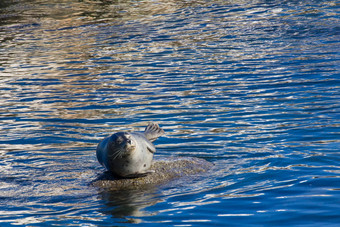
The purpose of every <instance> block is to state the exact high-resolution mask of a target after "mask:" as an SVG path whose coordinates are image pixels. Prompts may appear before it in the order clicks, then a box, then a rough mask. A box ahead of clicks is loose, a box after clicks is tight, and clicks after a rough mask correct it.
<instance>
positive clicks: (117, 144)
mask: <svg viewBox="0 0 340 227" xmlns="http://www.w3.org/2000/svg"><path fill="white" fill-rule="evenodd" d="M163 134H164V130H163V129H161V128H160V127H159V126H158V124H156V123H149V125H148V126H147V127H146V128H145V131H144V132H117V133H115V134H113V135H111V136H109V137H107V138H105V139H103V140H102V141H101V142H100V143H99V144H98V146H97V151H96V154H97V159H98V161H99V163H100V164H101V165H103V166H104V167H105V168H106V169H107V170H108V171H110V172H112V173H113V174H114V175H116V176H119V177H127V178H131V177H140V176H145V175H147V174H148V173H150V172H152V171H148V170H149V168H150V167H151V163H152V158H153V154H154V153H155V152H156V148H155V146H154V145H153V144H152V142H153V141H155V140H156V139H157V138H158V137H160V136H161V135H163Z"/></svg>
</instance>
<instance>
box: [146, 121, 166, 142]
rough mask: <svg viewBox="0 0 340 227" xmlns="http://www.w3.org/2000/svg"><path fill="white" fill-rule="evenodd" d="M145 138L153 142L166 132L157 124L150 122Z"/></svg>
mask: <svg viewBox="0 0 340 227" xmlns="http://www.w3.org/2000/svg"><path fill="white" fill-rule="evenodd" d="M144 134H145V137H146V138H147V139H148V140H150V141H151V142H153V141H155V140H156V139H157V138H158V137H160V136H161V135H163V134H164V130H163V129H162V128H161V127H159V125H158V124H157V123H153V122H150V123H149V124H148V126H147V127H146V128H145V131H144Z"/></svg>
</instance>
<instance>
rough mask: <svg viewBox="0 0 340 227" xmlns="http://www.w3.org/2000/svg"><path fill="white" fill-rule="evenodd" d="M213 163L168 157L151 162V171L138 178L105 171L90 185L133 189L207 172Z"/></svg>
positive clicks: (197, 159) (109, 188) (103, 187)
mask: <svg viewBox="0 0 340 227" xmlns="http://www.w3.org/2000/svg"><path fill="white" fill-rule="evenodd" d="M213 166H214V164H213V163H211V162H208V161H206V160H204V159H201V158H194V157H170V158H164V159H161V160H156V161H154V162H153V164H152V166H151V168H150V170H153V172H152V173H150V174H148V175H147V176H145V177H140V178H124V179H122V178H117V177H115V176H113V175H112V174H110V172H105V173H103V174H102V175H100V176H99V177H98V178H97V179H96V180H94V181H93V182H92V183H91V185H93V186H96V187H98V188H102V189H104V190H110V191H117V190H134V189H143V188H148V187H152V186H155V185H160V184H164V183H167V182H170V181H172V180H175V179H179V178H181V177H186V176H187V177H189V176H193V175H197V174H200V173H204V172H207V171H208V170H209V169H211V168H212V167H213Z"/></svg>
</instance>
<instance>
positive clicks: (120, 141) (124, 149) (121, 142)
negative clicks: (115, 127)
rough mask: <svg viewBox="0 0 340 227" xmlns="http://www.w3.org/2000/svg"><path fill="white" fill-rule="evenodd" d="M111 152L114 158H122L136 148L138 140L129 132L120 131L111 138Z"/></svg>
mask: <svg viewBox="0 0 340 227" xmlns="http://www.w3.org/2000/svg"><path fill="white" fill-rule="evenodd" d="M109 146H110V151H111V152H110V153H111V155H110V156H112V158H113V159H117V158H122V157H123V156H125V155H128V154H130V153H131V152H133V151H134V149H135V148H136V141H135V140H134V138H133V136H132V135H131V134H129V133H127V132H118V133H115V134H113V135H112V136H111V138H110V144H109Z"/></svg>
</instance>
